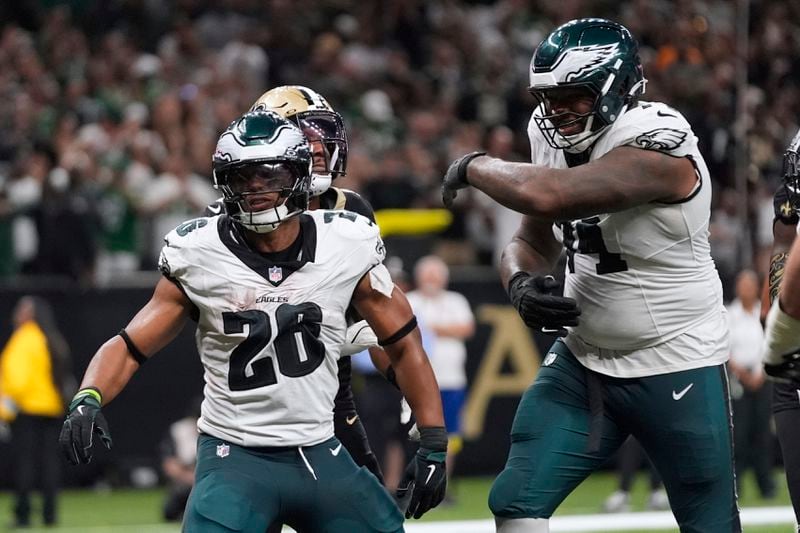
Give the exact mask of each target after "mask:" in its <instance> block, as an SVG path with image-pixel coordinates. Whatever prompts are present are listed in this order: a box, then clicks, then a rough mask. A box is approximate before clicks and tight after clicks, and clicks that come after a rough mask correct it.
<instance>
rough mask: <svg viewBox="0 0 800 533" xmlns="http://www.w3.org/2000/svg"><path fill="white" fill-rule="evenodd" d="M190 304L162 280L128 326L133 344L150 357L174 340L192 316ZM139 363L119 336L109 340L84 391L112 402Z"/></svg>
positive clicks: (96, 358) (92, 366)
mask: <svg viewBox="0 0 800 533" xmlns="http://www.w3.org/2000/svg"><path fill="white" fill-rule="evenodd" d="M189 313H190V303H189V301H188V299H187V298H186V296H185V295H184V294H183V293H182V292H181V291H180V289H178V287H176V286H175V285H174V284H173V283H172V282H170V281H168V280H166V279H163V278H162V279H161V280H160V281H159V283H158V285H156V289H155V291H154V292H153V297H152V298H151V299H150V301H149V302H147V304H145V306H144V307H142V309H140V310H139V312H138V313H136V316H134V317H133V320H131V321H130V323H129V324H128V325H127V326H126V327H125V331H127V333H128V336H129V337H130V339H131V342H132V343H133V344H134V345H135V346H136V348H137V349H138V350H139V351H140V352H141V353H142V354H143V355H144V356H145V357H150V356H152V355H153V354H155V353H156V352H157V351H159V350H160V349H161V348H163V347H164V346H166V345H167V344H169V342H170V341H172V339H174V338H175V337H176V336H177V335H178V333H180V331H181V329H183V325H184V324H185V323H186V319H187V318H188V317H189ZM138 368H139V364H138V363H137V362H136V360H135V359H134V358H133V357H132V356H131V354H130V351H129V349H128V346H127V345H126V344H125V341H124V340H123V339H122V337H120V336H119V335H116V336H114V337H112V338H111V339H109V340H108V341H106V343H105V344H103V345H102V346H101V347H100V349H99V350H97V353H96V354H95V355H94V357H93V358H92V360H91V362H90V363H89V367H88V368H87V370H86V373H85V374H84V376H83V381H82V382H81V388H85V387H96V388H97V389H99V390H100V392H101V394H102V395H103V403H108V402H110V401H111V400H113V399H114V398H115V397H116V396H117V394H119V393H120V391H121V390H122V389H123V388H124V387H125V385H126V384H127V383H128V381H130V379H131V377H132V376H133V374H134V373H135V372H136V370H137V369H138Z"/></svg>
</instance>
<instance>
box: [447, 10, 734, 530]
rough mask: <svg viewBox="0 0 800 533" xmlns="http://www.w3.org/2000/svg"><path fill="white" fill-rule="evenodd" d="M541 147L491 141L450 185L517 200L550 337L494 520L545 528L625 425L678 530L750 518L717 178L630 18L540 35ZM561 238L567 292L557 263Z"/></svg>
mask: <svg viewBox="0 0 800 533" xmlns="http://www.w3.org/2000/svg"><path fill="white" fill-rule="evenodd" d="M530 81H531V84H530V91H531V93H532V94H533V95H534V96H535V97H536V98H537V100H538V102H539V105H538V106H537V107H536V109H535V110H534V112H533V115H532V117H531V121H530V125H529V129H528V134H529V137H530V142H531V158H532V163H533V164H525V163H511V162H506V161H502V160H498V159H494V158H491V157H487V156H485V155H484V154H482V153H472V154H468V155H466V156H464V157H462V158H460V159H458V160H456V161H455V162H453V164H452V165H451V166H450V168H449V169H448V171H447V174H446V176H445V178H444V183H443V187H442V196H443V200H444V201H445V203H446V204H448V205H449V204H450V203H451V202H452V201H453V199H454V197H455V195H456V192H457V190H458V189H460V188H463V187H467V186H473V187H476V188H478V189H480V190H482V191H483V192H485V193H486V194H488V195H489V196H491V197H492V198H494V199H495V200H496V201H498V202H499V203H501V204H503V205H505V206H506V207H509V208H511V209H514V210H516V211H518V212H520V213H522V214H524V215H525V216H524V218H523V221H522V223H521V226H520V228H519V230H518V231H517V234H516V235H515V237H514V238H513V240H512V242H511V243H510V244H509V245H508V246H507V248H506V249H505V252H504V254H503V259H502V263H501V277H502V280H503V283H504V284H505V285H506V287H507V288H508V292H509V295H510V298H511V301H512V302H513V304H514V306H515V307H516V308H517V309H518V310H519V312H520V315H521V316H522V318H523V319H524V321H525V322H526V324H528V326H530V327H533V328H536V329H541V330H543V331H544V332H546V333H551V334H555V335H557V336H560V337H563V338H560V339H558V340H556V342H555V343H554V344H553V346H552V348H551V349H550V351H549V353H548V354H547V356H546V357H545V358H544V361H543V366H542V368H541V370H540V371H539V374H538V376H537V378H536V381H535V382H534V384H533V385H532V386H531V388H530V389H528V390H527V391H526V392H525V394H524V396H523V398H522V400H521V402H520V404H519V407H518V409H517V413H516V417H515V420H514V424H513V427H512V429H511V450H510V452H509V456H508V460H507V463H506V468H505V469H504V471H503V472H502V473H501V474H500V475H499V476H498V477H497V479H496V480H495V482H494V485H493V487H492V490H491V493H490V496H489V506H490V508H491V510H492V512H493V513H494V515H495V517H496V523H497V530H498V531H499V532H502V533H510V532H513V533H516V532H523V531H524V532H536V533H538V532H546V531H549V526H548V519H549V517H550V516H551V514H552V513H553V511H554V510H555V509H556V508H557V507H558V505H559V504H560V503H561V502H562V501H563V500H564V498H566V496H567V495H568V494H569V493H570V492H571V491H572V490H573V489H574V488H575V487H576V486H577V485H578V484H580V483H581V481H583V479H585V478H586V476H588V475H589V474H590V473H591V472H592V471H594V470H595V469H596V468H598V467H599V466H601V465H602V464H603V463H605V461H606V460H607V459H608V458H609V457H610V456H611V455H612V454H613V453H614V452H615V451H616V450H617V448H618V447H619V446H620V444H621V443H622V442H623V441H624V440H625V438H626V437H627V436H628V435H629V434H632V435H634V436H635V437H636V438H637V439H638V440H639V441H640V442H641V444H642V446H643V447H644V449H645V450H646V451H647V453H648V455H649V457H650V458H651V459H652V461H653V463H654V465H655V466H656V468H657V469H658V471H659V473H660V474H661V477H662V478H663V479H664V486H665V488H666V490H667V493H668V495H669V501H670V505H671V507H672V511H673V513H674V515H675V517H676V519H677V522H678V524H679V526H680V529H681V531H682V532H704V533H706V532H721V531H725V532H734V531H740V529H741V526H740V523H739V515H738V509H737V503H736V495H735V488H734V477H733V467H732V460H733V457H732V445H731V432H730V428H731V420H730V408H729V399H728V386H727V380H726V374H725V368H724V363H725V361H726V360H727V358H728V332H727V324H726V318H725V315H724V313H725V311H724V309H723V305H722V288H721V283H720V280H719V277H718V275H717V271H716V269H715V266H714V263H713V261H712V259H711V256H710V253H709V243H708V219H709V213H710V203H711V183H710V179H709V175H708V171H707V169H706V165H705V163H704V162H703V157H702V156H701V155H700V152H699V151H698V148H697V138H696V137H695V135H694V133H693V132H692V130H691V127H690V126H689V124H688V123H687V122H686V120H685V119H684V118H683V116H682V115H681V114H680V113H679V112H678V111H676V110H675V109H672V108H670V107H669V106H667V105H665V104H662V103H655V102H644V101H640V100H639V97H640V96H641V94H642V93H643V92H644V88H645V79H644V75H643V72H642V66H641V62H640V60H639V56H638V46H637V44H636V41H635V40H634V39H633V37H632V36H631V34H630V32H629V31H628V30H627V29H626V28H624V27H623V26H621V25H620V24H617V23H615V22H612V21H609V20H604V19H580V20H574V21H571V22H569V23H567V24H564V25H563V26H560V27H558V28H557V29H555V30H554V31H553V32H552V33H550V34H549V35H548V36H547V37H546V38H545V39H544V40H543V41H542V43H541V44H540V45H539V46H538V47H537V49H536V52H535V53H534V55H533V59H532V61H531V71H530ZM562 249H565V251H566V253H567V259H568V260H567V268H566V273H565V288H564V296H559V295H557V294H556V290H557V288H558V284H557V283H556V282H555V281H554V280H553V278H552V277H551V276H550V274H551V272H552V269H553V267H554V265H555V263H556V260H557V258H558V257H559V254H560V252H561V250H562Z"/></svg>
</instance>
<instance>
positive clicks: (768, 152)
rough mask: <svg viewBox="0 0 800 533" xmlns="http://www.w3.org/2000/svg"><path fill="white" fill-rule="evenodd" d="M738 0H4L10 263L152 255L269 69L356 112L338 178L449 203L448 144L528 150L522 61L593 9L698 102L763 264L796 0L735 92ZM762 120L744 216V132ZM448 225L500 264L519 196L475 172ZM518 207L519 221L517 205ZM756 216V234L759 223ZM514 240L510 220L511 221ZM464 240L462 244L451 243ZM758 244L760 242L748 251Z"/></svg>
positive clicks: (786, 112) (672, 90)
mask: <svg viewBox="0 0 800 533" xmlns="http://www.w3.org/2000/svg"><path fill="white" fill-rule="evenodd" d="M735 7H736V4H735V3H733V2H728V1H726V0H705V1H703V0H681V1H666V0H663V1H644V0H637V1H631V2H625V3H621V4H620V3H618V2H612V1H601V2H586V1H581V0H558V1H555V0H540V1H536V2H528V1H521V0H501V1H499V2H467V1H455V0H437V1H433V2H425V1H422V0H402V1H400V0H398V1H394V2H389V3H385V2H377V1H369V2H356V1H353V0H327V1H322V2H311V1H308V0H303V1H292V2H289V1H285V0H274V1H271V2H268V3H265V2H261V1H257V0H226V1H214V2H212V1H208V0H171V1H168V2H147V1H142V2H137V1H125V0H117V1H112V2H100V1H93V2H76V1H73V2H40V3H14V2H10V3H4V5H3V6H2V7H1V8H0V13H2V16H1V17H0V21H3V22H0V123H2V124H4V126H5V127H4V135H3V136H2V137H0V276H4V277H10V276H14V275H18V274H51V275H62V276H67V277H69V278H72V279H74V280H77V281H78V282H80V283H83V284H86V285H91V284H103V283H106V282H108V281H109V280H110V279H112V278H118V277H119V276H120V275H121V274H123V273H125V272H132V271H135V270H138V269H151V268H152V267H153V266H154V262H155V259H156V257H155V255H156V254H157V252H158V250H159V249H160V242H161V239H162V237H163V235H164V234H165V233H166V232H167V231H168V230H169V229H171V228H173V227H174V226H175V225H177V224H178V223H179V222H180V221H182V220H185V219H187V218H191V217H192V216H194V215H196V214H199V213H200V212H201V211H202V208H203V206H205V205H206V204H208V203H209V202H211V201H212V200H213V199H214V198H215V197H216V193H215V191H214V190H213V189H212V187H211V179H210V177H211V153H212V152H213V146H214V141H215V139H216V137H217V136H218V134H219V132H220V131H222V130H223V129H224V128H225V127H226V126H227V125H228V123H229V122H230V121H231V120H232V119H234V118H235V117H237V116H238V115H239V114H240V113H242V112H243V111H244V110H246V109H247V108H248V107H249V105H250V104H251V103H252V102H253V101H254V100H255V99H256V98H257V97H258V95H259V94H261V93H262V92H263V91H264V90H266V89H267V88H269V87H273V86H276V85H280V84H303V85H308V86H310V87H314V88H315V89H316V90H317V91H319V92H320V93H321V94H323V95H325V96H326V97H327V99H328V100H329V101H330V102H331V104H332V105H333V106H334V107H335V108H336V109H337V110H338V111H339V112H340V113H342V115H343V116H344V119H345V123H346V125H347V128H348V132H349V138H350V155H349V167H348V175H347V177H345V178H344V179H343V182H342V183H341V184H340V185H341V186H345V187H348V188H351V189H354V190H357V191H360V192H362V193H363V194H364V195H365V196H366V197H367V198H368V199H369V200H370V202H371V203H372V205H373V206H374V208H375V210H376V211H378V210H380V209H384V208H409V207H423V208H424V207H437V208H438V207H441V204H440V199H439V194H438V190H439V186H440V183H441V177H442V175H443V174H444V170H445V169H446V165H447V164H448V162H450V161H451V160H452V159H453V158H455V157H457V156H458V155H461V154H463V153H466V152H468V151H471V150H476V149H484V150H487V151H488V152H489V153H490V154H492V155H496V156H499V157H503V158H505V159H515V158H518V159H520V160H524V159H526V158H527V154H528V146H527V144H528V141H527V135H526V128H527V123H528V119H529V116H530V111H531V109H532V106H533V98H532V97H531V96H530V95H528V94H527V92H526V91H525V87H526V86H527V80H526V79H525V73H526V72H527V70H528V69H527V63H528V62H529V61H530V57H531V54H532V52H533V47H534V46H535V44H536V43H538V42H539V41H540V40H541V39H542V37H543V36H544V35H546V34H547V32H548V31H550V30H551V29H552V28H553V27H554V26H555V25H557V24H560V23H562V22H564V21H566V20H569V19H572V18H578V17H581V16H587V15H596V16H604V17H608V18H612V19H615V20H618V21H619V22H621V23H623V24H625V25H626V26H627V27H628V28H630V30H631V31H632V32H633V33H634V35H636V36H638V38H639V40H640V46H641V54H642V61H643V64H644V69H645V76H646V77H647V78H649V80H650V81H651V82H653V83H652V85H651V88H649V89H648V91H647V94H646V96H645V99H646V100H649V99H653V100H660V101H664V102H667V103H669V104H670V105H672V106H674V107H675V108H677V109H679V110H680V111H681V112H682V113H683V114H684V115H685V116H686V117H687V119H688V120H689V121H690V123H691V124H693V126H694V129H695V132H696V134H697V135H698V137H699V138H700V146H701V149H702V150H703V152H704V154H705V157H706V161H707V163H708V165H709V167H710V170H711V174H712V177H713V179H714V184H715V187H716V189H717V190H715V209H714V212H713V215H712V225H711V231H712V236H711V238H712V250H713V254H714V256H715V260H716V262H717V266H718V268H719V270H720V273H721V275H722V277H723V280H724V281H725V282H731V281H732V280H733V278H734V277H735V275H736V272H738V271H739V269H740V268H741V267H742V266H745V265H743V264H742V263H747V262H749V261H748V260H747V259H745V260H744V261H743V260H742V254H741V250H740V248H741V244H742V243H743V242H745V243H747V244H746V246H745V249H747V250H750V249H752V258H753V262H754V264H755V265H756V267H757V268H758V270H759V271H760V272H761V273H762V274H763V272H764V271H765V270H766V266H767V265H766V262H767V257H766V255H767V252H766V251H767V250H768V248H769V245H770V243H771V227H772V206H771V197H772V193H773V191H774V189H775V187H776V186H777V183H778V176H779V169H778V168H776V164H777V162H779V161H780V153H781V152H782V150H783V148H784V146H785V145H786V143H787V141H788V139H789V137H790V136H791V134H792V133H793V132H794V131H796V129H797V124H796V121H797V117H798V116H800V88H799V87H800V85H799V83H798V78H797V76H793V75H792V74H791V73H792V72H797V71H798V69H799V68H800V65H798V62H800V59H798V58H800V39H798V37H797V36H798V35H800V32H798V31H797V28H796V26H793V24H792V22H791V21H793V20H795V21H796V20H798V13H796V11H798V10H799V9H800V8H798V7H797V6H796V5H793V4H792V3H788V2H782V1H779V0H752V1H751V2H750V12H749V47H748V55H747V58H746V65H747V70H748V76H747V78H748V89H747V93H746V105H747V112H746V113H745V114H744V115H741V114H740V113H737V102H736V75H737V70H736V67H737V65H736V61H737V59H736V58H737V54H736V19H737V13H736V11H735ZM793 11H794V12H795V13H793ZM735 128H742V130H741V131H745V132H746V136H747V143H746V144H747V161H748V164H747V179H748V189H749V190H750V193H751V194H750V195H749V205H748V211H749V212H748V216H747V221H746V222H743V221H742V219H741V218H740V217H737V202H738V200H737V198H738V196H737V194H736V192H735V188H734V187H735V177H734V173H735V165H736V158H735V157H734V146H735V140H734V133H735ZM460 208H461V213H462V214H463V216H456V217H455V218H454V223H453V224H452V225H451V226H450V227H449V228H448V229H447V230H446V231H444V232H443V233H442V234H441V235H439V236H438V238H439V239H440V240H441V241H447V242H450V243H451V244H455V247H456V249H458V250H459V252H458V253H454V254H451V256H450V257H449V259H450V262H482V263H485V264H489V263H491V262H492V258H493V256H494V255H496V254H495V246H496V242H497V241H498V240H499V241H505V239H506V238H507V235H506V234H505V233H504V231H505V230H504V229H503V228H505V227H507V226H509V224H508V223H507V222H504V220H503V218H504V217H507V216H509V215H508V213H504V212H502V211H501V210H498V209H497V208H496V207H495V206H493V205H491V203H490V202H487V201H485V199H482V198H480V197H479V196H478V193H473V194H472V196H471V197H470V198H469V199H468V201H466V202H463V203H462V204H461V205H460ZM510 226H511V227H513V226H514V224H510ZM743 236H744V238H743ZM498 244H499V245H502V244H504V242H499V243H498ZM451 249H452V248H451ZM748 256H749V252H748V255H746V256H745V257H748Z"/></svg>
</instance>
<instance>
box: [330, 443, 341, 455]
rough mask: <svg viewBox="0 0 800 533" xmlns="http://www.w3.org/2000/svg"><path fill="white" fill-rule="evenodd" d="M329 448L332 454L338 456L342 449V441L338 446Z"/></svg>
mask: <svg viewBox="0 0 800 533" xmlns="http://www.w3.org/2000/svg"><path fill="white" fill-rule="evenodd" d="M328 450H330V452H331V455H332V456H334V457H336V456H337V455H339V452H340V451H342V443H341V442H340V443H339V445H338V446H337V447H336V448H328Z"/></svg>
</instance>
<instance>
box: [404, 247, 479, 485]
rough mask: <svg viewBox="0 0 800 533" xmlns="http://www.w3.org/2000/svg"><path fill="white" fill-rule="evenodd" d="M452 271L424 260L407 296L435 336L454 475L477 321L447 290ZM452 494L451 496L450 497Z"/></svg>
mask: <svg viewBox="0 0 800 533" xmlns="http://www.w3.org/2000/svg"><path fill="white" fill-rule="evenodd" d="M449 278H450V270H449V269H448V267H447V264H445V262H444V261H442V260H441V259H440V258H438V257H436V256H432V255H429V256H425V257H423V258H421V259H420V260H419V261H417V263H416V265H415V266H414V284H415V287H416V289H415V290H413V291H411V292H409V293H408V294H407V296H408V301H409V303H410V304H411V308H412V309H413V310H414V313H415V314H416V316H417V317H418V318H419V321H420V323H421V324H424V325H425V328H426V330H427V331H428V332H430V333H432V334H433V337H434V341H433V348H432V349H430V350H429V351H428V352H427V353H428V357H429V358H430V361H431V366H432V367H433V373H434V375H435V376H436V381H437V382H438V383H439V389H440V391H441V395H442V407H443V408H444V420H445V427H446V428H447V433H448V437H449V442H448V447H447V474H448V477H449V476H451V475H452V472H453V466H454V464H455V459H456V456H457V455H458V453H459V452H460V451H461V448H462V447H463V442H462V438H461V409H462V407H463V405H464V401H465V400H466V394H467V374H466V369H465V364H466V361H467V348H466V345H465V344H464V343H465V341H466V340H467V339H469V338H470V337H472V335H473V334H474V333H475V317H474V316H473V315H472V309H470V306H469V302H468V301H467V299H466V298H465V297H464V296H463V295H461V294H459V293H457V292H454V291H448V290H447V284H448V282H449ZM451 494H452V492H450V493H449V494H448V496H450V495H451Z"/></svg>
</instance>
